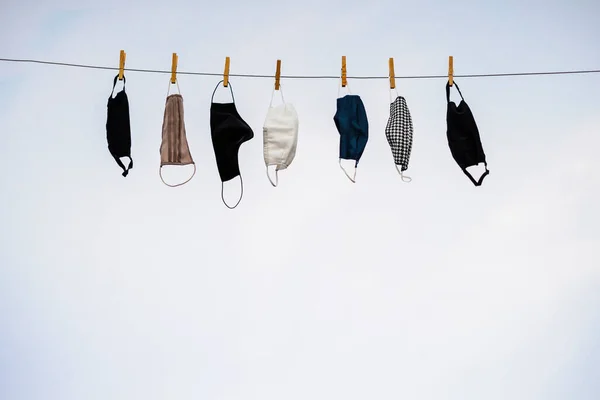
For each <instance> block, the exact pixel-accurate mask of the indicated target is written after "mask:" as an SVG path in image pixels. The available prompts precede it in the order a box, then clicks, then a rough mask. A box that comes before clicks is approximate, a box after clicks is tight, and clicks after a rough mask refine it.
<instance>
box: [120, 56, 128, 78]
mask: <svg viewBox="0 0 600 400" xmlns="http://www.w3.org/2000/svg"><path fill="white" fill-rule="evenodd" d="M126 56H127V54H125V50H121V55H120V57H119V80H120V81H122V80H123V75H124V74H125V57H126Z"/></svg>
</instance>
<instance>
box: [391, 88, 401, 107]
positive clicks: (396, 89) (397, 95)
mask: <svg viewBox="0 0 600 400" xmlns="http://www.w3.org/2000/svg"><path fill="white" fill-rule="evenodd" d="M394 90H395V91H396V97H395V98H394V100H395V99H397V98H398V97H400V95H399V94H398V88H397V87H396V88H394ZM394 100H392V89H390V104H392V103H393V102H394Z"/></svg>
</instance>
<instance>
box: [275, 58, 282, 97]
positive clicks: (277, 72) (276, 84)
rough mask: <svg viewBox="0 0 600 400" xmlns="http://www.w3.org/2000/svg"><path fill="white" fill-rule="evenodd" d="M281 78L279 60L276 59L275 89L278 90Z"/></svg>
mask: <svg viewBox="0 0 600 400" xmlns="http://www.w3.org/2000/svg"><path fill="white" fill-rule="evenodd" d="M280 78H281V60H277V69H276V70H275V90H279V79H280Z"/></svg>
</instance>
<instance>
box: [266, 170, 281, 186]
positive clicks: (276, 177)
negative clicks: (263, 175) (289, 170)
mask: <svg viewBox="0 0 600 400" xmlns="http://www.w3.org/2000/svg"><path fill="white" fill-rule="evenodd" d="M267 178H269V182H271V185H273V187H277V185H279V174H278V173H277V169H276V170H275V183H273V180H272V179H271V175H269V166H268V165H267Z"/></svg>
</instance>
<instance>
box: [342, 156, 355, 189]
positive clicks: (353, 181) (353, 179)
mask: <svg viewBox="0 0 600 400" xmlns="http://www.w3.org/2000/svg"><path fill="white" fill-rule="evenodd" d="M340 168H341V169H342V171H344V174H346V176H347V177H348V179H350V180H351V181H352V183H356V166H354V178H351V177H350V175H348V173H347V172H346V170H345V169H344V167H342V159H341V158H340Z"/></svg>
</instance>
